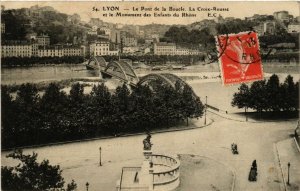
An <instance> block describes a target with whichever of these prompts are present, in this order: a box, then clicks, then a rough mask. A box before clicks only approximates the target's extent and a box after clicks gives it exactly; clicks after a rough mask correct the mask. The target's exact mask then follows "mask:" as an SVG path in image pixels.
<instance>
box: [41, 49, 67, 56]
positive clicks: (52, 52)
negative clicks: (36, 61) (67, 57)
mask: <svg viewBox="0 0 300 191" xmlns="http://www.w3.org/2000/svg"><path fill="white" fill-rule="evenodd" d="M63 55H64V52H63V49H62V48H59V47H44V48H41V49H39V50H38V57H63Z"/></svg>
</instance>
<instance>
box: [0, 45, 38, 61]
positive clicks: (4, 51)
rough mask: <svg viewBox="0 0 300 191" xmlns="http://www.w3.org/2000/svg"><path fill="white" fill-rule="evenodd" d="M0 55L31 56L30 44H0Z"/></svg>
mask: <svg viewBox="0 0 300 191" xmlns="http://www.w3.org/2000/svg"><path fill="white" fill-rule="evenodd" d="M1 56H2V57H3V58H5V57H31V56H32V45H31V44H10V45H2V46H1Z"/></svg>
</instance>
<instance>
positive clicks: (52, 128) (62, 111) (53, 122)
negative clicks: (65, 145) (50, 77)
mask: <svg viewBox="0 0 300 191" xmlns="http://www.w3.org/2000/svg"><path fill="white" fill-rule="evenodd" d="M67 101H68V100H67V95H66V93H65V92H62V91H60V88H59V86H58V85H57V84H55V83H50V84H49V85H48V87H47V88H46V90H45V93H44V95H43V97H42V98H41V101H40V104H39V105H40V108H39V110H40V112H41V115H42V116H41V119H42V123H43V125H42V126H41V127H40V128H39V132H38V133H39V134H40V136H38V137H40V141H42V142H43V141H44V140H45V139H46V140H61V139H62V137H63V136H64V133H63V129H64V128H65V121H66V119H65V118H66V117H65V115H66V114H67V113H68V110H67V106H68V105H67V103H68V102H67Z"/></svg>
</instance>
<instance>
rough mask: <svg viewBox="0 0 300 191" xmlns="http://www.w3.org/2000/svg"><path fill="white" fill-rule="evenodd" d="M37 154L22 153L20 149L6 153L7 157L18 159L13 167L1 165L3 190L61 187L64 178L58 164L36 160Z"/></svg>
mask: <svg viewBox="0 0 300 191" xmlns="http://www.w3.org/2000/svg"><path fill="white" fill-rule="evenodd" d="M37 156H38V155H37V154H36V153H34V152H33V154H32V155H25V154H23V152H22V150H17V151H14V152H13V153H11V154H8V155H7V157H8V158H12V159H16V160H19V162H20V163H19V164H18V165H17V166H15V167H7V166H1V180H2V189H3V190H11V191H14V190H16V191H17V190H51V189H57V188H63V186H64V183H65V181H64V178H63V177H62V176H61V173H62V170H60V166H59V165H54V166H52V165H50V164H49V160H43V161H42V162H41V163H38V162H37Z"/></svg>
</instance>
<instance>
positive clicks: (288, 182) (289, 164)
mask: <svg viewBox="0 0 300 191" xmlns="http://www.w3.org/2000/svg"><path fill="white" fill-rule="evenodd" d="M290 166H291V163H290V162H289V163H288V181H287V184H288V185H290Z"/></svg>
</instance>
